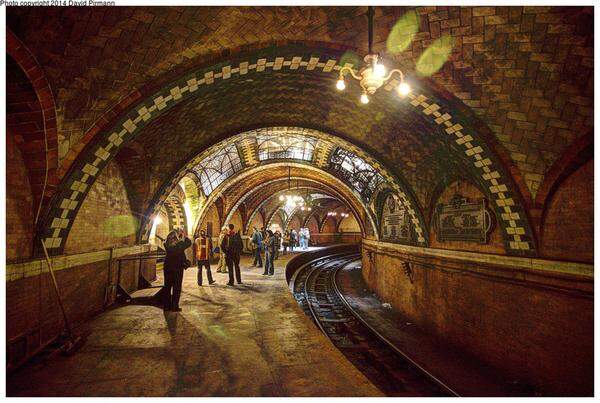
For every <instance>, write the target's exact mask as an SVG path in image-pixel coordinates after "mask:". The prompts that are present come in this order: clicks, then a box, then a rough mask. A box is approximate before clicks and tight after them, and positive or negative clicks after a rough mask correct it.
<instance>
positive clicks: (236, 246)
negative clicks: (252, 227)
mask: <svg viewBox="0 0 600 403" xmlns="http://www.w3.org/2000/svg"><path fill="white" fill-rule="evenodd" d="M234 228H235V226H234V225H233V224H229V232H228V233H227V235H225V236H224V237H223V241H222V242H221V250H222V251H223V252H225V263H226V264H227V272H228V273H229V282H228V283H227V285H234V284H233V280H234V278H233V275H234V273H233V269H234V266H235V278H236V280H237V283H238V284H242V274H241V273H240V254H241V253H242V249H243V248H244V245H243V243H242V237H241V235H240V232H239V231H238V232H235V231H234V230H233V229H234Z"/></svg>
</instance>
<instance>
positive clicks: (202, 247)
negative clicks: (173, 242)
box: [194, 230, 215, 286]
mask: <svg viewBox="0 0 600 403" xmlns="http://www.w3.org/2000/svg"><path fill="white" fill-rule="evenodd" d="M194 255H195V256H196V261H197V262H198V285H199V286H202V267H206V278H207V279H208V284H212V283H214V282H215V281H214V280H213V278H212V273H211V271H210V259H211V258H212V240H211V239H210V238H209V237H207V236H206V232H204V230H202V231H200V236H199V237H198V238H197V239H196V241H195V242H194Z"/></svg>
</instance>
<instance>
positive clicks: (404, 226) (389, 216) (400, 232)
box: [381, 195, 411, 242]
mask: <svg viewBox="0 0 600 403" xmlns="http://www.w3.org/2000/svg"><path fill="white" fill-rule="evenodd" d="M381 224H382V225H381V227H382V229H381V237H382V238H383V240H386V241H392V242H410V240H411V231H410V219H409V216H408V213H407V212H406V210H405V208H404V206H402V205H400V203H398V202H397V201H396V199H395V198H394V197H393V196H392V195H389V196H388V197H387V198H386V200H385V202H384V203H383V212H382V216H381Z"/></svg>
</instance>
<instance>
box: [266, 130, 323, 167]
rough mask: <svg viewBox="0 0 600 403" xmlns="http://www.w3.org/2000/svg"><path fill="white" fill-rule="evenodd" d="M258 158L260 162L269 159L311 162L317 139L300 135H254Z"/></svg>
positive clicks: (267, 133)
mask: <svg viewBox="0 0 600 403" xmlns="http://www.w3.org/2000/svg"><path fill="white" fill-rule="evenodd" d="M256 142H257V143H258V158H259V159H260V160H261V161H264V160H271V159H296V160H303V161H311V160H312V157H313V153H314V151H315V146H316V145H317V139H315V138H312V137H308V136H306V135H304V134H300V133H297V134H296V133H289V132H288V133H278V134H275V133H273V132H267V131H265V132H259V133H258V134H257V135H256Z"/></svg>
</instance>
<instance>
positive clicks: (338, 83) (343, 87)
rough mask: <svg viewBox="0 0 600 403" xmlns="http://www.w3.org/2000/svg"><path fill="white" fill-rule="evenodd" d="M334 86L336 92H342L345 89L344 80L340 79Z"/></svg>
mask: <svg viewBox="0 0 600 403" xmlns="http://www.w3.org/2000/svg"><path fill="white" fill-rule="evenodd" d="M335 86H336V88H337V89H338V90H340V91H344V89H345V88H346V83H345V82H344V79H343V78H340V79H339V80H338V81H337V84H336V85H335Z"/></svg>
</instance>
